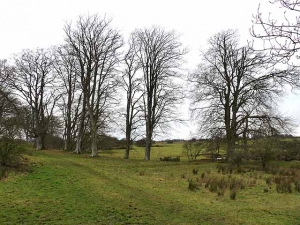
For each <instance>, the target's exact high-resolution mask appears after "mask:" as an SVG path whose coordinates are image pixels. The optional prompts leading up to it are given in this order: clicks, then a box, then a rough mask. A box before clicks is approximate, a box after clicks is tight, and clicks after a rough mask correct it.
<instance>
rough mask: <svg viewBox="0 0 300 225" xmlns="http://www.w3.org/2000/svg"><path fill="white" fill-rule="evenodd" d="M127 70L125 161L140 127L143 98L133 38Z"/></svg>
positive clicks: (128, 52)
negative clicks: (133, 134)
mask: <svg viewBox="0 0 300 225" xmlns="http://www.w3.org/2000/svg"><path fill="white" fill-rule="evenodd" d="M124 64H125V68H124V71H123V75H122V81H123V82H122V84H123V87H124V89H125V91H126V115H125V116H126V121H125V135H126V149H125V155H124V159H128V158H129V152H130V147H131V142H132V133H133V132H134V131H136V129H137V128H138V126H139V122H140V118H139V117H138V115H139V113H140V112H141V108H140V105H139V104H140V100H141V98H142V97H143V92H142V90H141V82H142V80H141V77H138V75H137V73H138V70H139V69H140V63H139V60H138V57H137V54H136V50H135V40H134V37H133V36H131V37H130V40H129V42H128V51H127V52H126V54H125V56H124Z"/></svg>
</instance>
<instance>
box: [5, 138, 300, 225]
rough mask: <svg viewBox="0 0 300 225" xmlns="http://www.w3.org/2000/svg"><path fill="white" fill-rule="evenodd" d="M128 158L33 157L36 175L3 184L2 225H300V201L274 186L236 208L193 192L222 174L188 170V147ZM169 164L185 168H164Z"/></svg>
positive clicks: (201, 167)
mask: <svg viewBox="0 0 300 225" xmlns="http://www.w3.org/2000/svg"><path fill="white" fill-rule="evenodd" d="M123 154H124V151H122V150H113V151H110V152H106V153H103V152H102V153H100V157H99V158H90V157H89V155H88V154H84V155H73V154H70V153H66V152H63V151H57V150H51V151H50V150H49V151H41V152H33V153H32V155H31V156H28V157H29V159H30V162H31V171H30V172H29V173H27V174H10V176H9V177H8V178H7V179H5V180H4V181H1V182H0V199H1V207H0V209H1V210H0V224H300V213H299V207H300V194H299V193H298V192H295V191H293V193H291V194H279V193H277V192H276V187H275V185H274V184H273V186H272V187H271V189H270V191H269V192H268V193H264V191H263V190H264V188H266V187H268V185H267V184H266V183H265V182H264V181H263V179H261V180H258V181H257V184H256V185H255V186H254V187H246V188H245V189H243V190H240V191H239V192H238V193H237V198H236V200H231V199H230V197H229V195H230V193H229V191H227V192H226V193H225V195H224V196H222V197H217V195H216V193H211V192H209V190H208V189H207V188H204V187H203V186H201V187H200V190H199V191H196V192H193V191H189V190H188V179H197V178H200V176H201V173H203V172H205V171H206V172H207V173H210V174H211V175H214V176H221V174H218V173H217V169H216V165H217V164H215V163H201V162H188V161H187V160H186V158H185V157H184V155H182V153H181V144H180V143H174V144H166V145H164V146H163V147H154V148H153V151H152V155H151V157H152V159H153V160H151V161H144V160H143V157H144V152H143V150H142V149H141V148H137V147H136V148H135V150H133V151H131V155H130V157H131V159H130V160H123V159H122V158H123ZM164 156H181V157H182V158H181V159H182V161H181V162H160V161H159V160H157V159H158V158H160V157H164ZM281 164H282V165H281V166H289V164H287V163H281ZM193 169H198V175H194V174H193V173H192V170H193ZM253 173H257V174H256V175H255V176H259V175H260V173H261V172H252V174H253ZM250 175H251V174H250V173H246V174H239V175H236V176H240V177H243V178H244V179H250ZM222 176H223V175H222ZM224 176H228V175H224ZM251 176H252V175H251Z"/></svg>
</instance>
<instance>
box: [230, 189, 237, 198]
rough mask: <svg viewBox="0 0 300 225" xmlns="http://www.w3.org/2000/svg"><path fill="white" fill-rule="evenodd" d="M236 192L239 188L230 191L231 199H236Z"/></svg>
mask: <svg viewBox="0 0 300 225" xmlns="http://www.w3.org/2000/svg"><path fill="white" fill-rule="evenodd" d="M236 193H237V190H232V191H230V199H231V200H235V199H236Z"/></svg>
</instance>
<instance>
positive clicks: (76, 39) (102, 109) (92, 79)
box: [64, 14, 123, 157]
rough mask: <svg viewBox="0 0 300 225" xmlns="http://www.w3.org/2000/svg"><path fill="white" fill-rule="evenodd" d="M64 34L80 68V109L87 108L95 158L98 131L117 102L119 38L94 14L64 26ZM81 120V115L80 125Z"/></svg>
mask: <svg viewBox="0 0 300 225" xmlns="http://www.w3.org/2000/svg"><path fill="white" fill-rule="evenodd" d="M64 30H65V34H66V42H67V44H68V45H69V46H70V48H72V53H73V54H74V56H75V58H76V60H77V61H78V64H79V73H80V85H81V88H82V92H83V104H82V105H83V109H85V106H86V109H87V113H88V115H89V121H90V127H89V129H90V133H91V150H92V154H91V156H92V157H96V156H98V148H97V138H98V129H99V128H100V127H101V126H103V123H104V122H105V120H106V119H107V116H108V115H109V114H108V111H109V108H111V106H112V104H113V101H115V100H116V98H115V94H116V87H117V85H118V82H117V79H116V76H117V74H116V66H117V65H118V63H119V60H120V59H119V55H120V54H119V49H120V48H121V46H122V45H123V41H122V36H121V35H120V34H119V32H118V31H117V30H115V29H113V28H111V21H110V20H106V19H102V18H100V17H99V16H98V15H97V14H96V15H93V16H87V17H79V19H78V21H77V23H76V25H75V28H74V29H73V27H72V24H67V25H66V26H65V29H64ZM84 116H85V115H84V113H83V114H82V117H81V122H83V119H84V118H85V117H84ZM80 130H82V129H79V131H80ZM78 138H81V136H79V137H78Z"/></svg>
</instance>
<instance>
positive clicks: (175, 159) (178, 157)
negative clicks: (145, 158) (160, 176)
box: [159, 156, 180, 162]
mask: <svg viewBox="0 0 300 225" xmlns="http://www.w3.org/2000/svg"><path fill="white" fill-rule="evenodd" d="M159 160H160V161H168V162H180V156H176V157H171V156H166V157H163V158H159Z"/></svg>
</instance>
